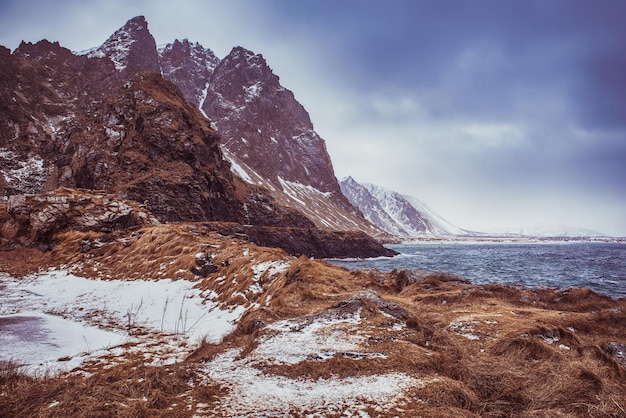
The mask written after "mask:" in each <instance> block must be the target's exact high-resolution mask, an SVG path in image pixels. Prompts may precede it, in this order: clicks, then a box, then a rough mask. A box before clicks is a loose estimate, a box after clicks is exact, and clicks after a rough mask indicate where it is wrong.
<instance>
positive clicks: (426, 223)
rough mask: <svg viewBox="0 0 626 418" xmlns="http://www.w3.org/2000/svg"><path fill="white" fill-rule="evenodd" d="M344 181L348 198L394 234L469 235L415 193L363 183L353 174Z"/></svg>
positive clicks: (373, 221) (414, 236)
mask: <svg viewBox="0 0 626 418" xmlns="http://www.w3.org/2000/svg"><path fill="white" fill-rule="evenodd" d="M340 184H341V190H342V192H343V194H344V195H345V196H346V197H347V198H348V200H350V202H351V203H352V204H353V205H354V206H356V207H358V208H359V209H360V210H361V211H362V212H363V214H364V216H365V217H366V218H367V219H368V220H369V221H370V222H372V223H374V224H375V225H377V226H378V227H380V228H381V229H383V230H385V231H387V232H389V233H390V234H393V235H396V236H398V237H401V238H417V237H423V236H449V235H465V234H468V231H465V230H463V229H460V228H458V227H456V226H454V225H452V224H451V223H449V222H447V221H446V220H445V219H443V218H442V217H441V216H439V215H437V214H436V213H434V212H433V211H432V210H430V209H429V208H428V207H427V206H426V205H425V204H424V203H422V202H420V201H419V200H418V199H416V198H414V197H412V196H404V195H401V194H399V193H397V192H394V191H392V190H389V189H386V188H384V187H380V186H376V185H373V184H368V183H363V184H360V183H358V182H357V181H356V180H354V179H353V178H352V177H346V178H345V179H343V180H342V181H341V183H340Z"/></svg>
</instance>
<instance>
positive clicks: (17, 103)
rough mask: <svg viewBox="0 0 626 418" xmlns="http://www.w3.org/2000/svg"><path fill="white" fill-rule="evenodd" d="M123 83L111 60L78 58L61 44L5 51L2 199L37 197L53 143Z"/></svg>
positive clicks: (1, 68)
mask: <svg viewBox="0 0 626 418" xmlns="http://www.w3.org/2000/svg"><path fill="white" fill-rule="evenodd" d="M121 83H122V79H121V77H120V75H119V73H118V72H117V71H116V70H115V68H114V66H113V63H112V62H111V61H110V60H109V59H101V58H93V59H89V58H87V57H85V56H76V55H74V54H72V52H71V51H69V50H68V49H66V48H63V47H61V46H60V45H59V44H58V43H56V42H55V43H51V42H48V41H46V40H43V41H40V42H37V43H36V44H32V43H26V42H22V44H21V45H20V46H19V47H18V48H17V49H16V50H15V52H14V53H13V54H10V53H8V50H6V49H4V50H3V51H2V65H0V169H1V171H2V172H1V173H0V195H12V194H19V193H37V192H39V191H40V190H41V189H42V188H43V187H44V185H45V183H46V181H47V179H48V177H49V169H50V168H51V167H50V165H49V162H48V157H49V156H50V151H51V149H53V148H54V147H55V143H57V142H58V141H63V136H64V134H65V131H66V130H67V128H68V126H69V124H70V122H71V121H72V120H73V119H74V118H75V117H77V116H78V115H79V114H81V113H83V112H85V111H88V110H89V109H91V108H93V106H95V105H96V104H97V103H99V102H100V101H101V100H102V98H103V97H104V96H105V95H107V94H109V93H110V92H111V91H113V90H114V89H116V88H118V87H119V86H120V85H121Z"/></svg>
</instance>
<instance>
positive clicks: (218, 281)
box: [0, 224, 626, 417]
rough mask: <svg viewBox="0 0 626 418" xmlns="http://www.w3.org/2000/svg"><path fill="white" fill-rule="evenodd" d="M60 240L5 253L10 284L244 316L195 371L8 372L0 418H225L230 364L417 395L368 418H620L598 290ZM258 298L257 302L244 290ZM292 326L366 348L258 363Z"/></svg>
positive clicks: (615, 363) (617, 331)
mask: <svg viewBox="0 0 626 418" xmlns="http://www.w3.org/2000/svg"><path fill="white" fill-rule="evenodd" d="M56 238H57V239H58V241H59V244H58V245H57V246H56V247H55V248H54V249H53V250H52V251H49V252H46V253H41V252H38V251H36V250H28V251H23V250H13V251H11V252H4V253H2V254H1V255H2V257H1V258H0V270H1V271H4V272H7V273H10V274H12V275H14V276H16V277H18V276H21V275H24V274H27V273H30V272H34V271H37V269H40V268H51V267H54V268H58V267H60V266H71V267H70V269H71V270H72V271H73V272H74V274H77V275H81V276H84V277H90V278H101V279H106V278H118V279H119V278H124V279H128V280H133V279H139V278H152V279H159V278H172V279H179V280H192V281H196V282H197V286H198V287H199V288H202V289H207V290H208V289H211V290H214V291H215V292H217V293H218V294H219V295H220V296H219V297H220V302H221V303H222V304H223V305H224V306H231V307H232V306H244V307H246V308H247V310H246V312H245V313H244V314H243V316H242V317H241V319H240V320H239V322H238V324H237V327H236V328H235V330H234V331H233V332H232V333H231V334H230V335H227V336H226V337H225V338H224V339H223V341H221V342H220V343H219V344H210V343H208V342H207V341H201V342H198V344H197V346H196V347H194V349H193V350H190V352H189V355H188V356H187V359H186V360H185V361H182V362H178V363H176V364H171V365H167V366H151V365H147V364H145V362H144V360H143V357H142V356H141V355H140V353H136V354H134V355H129V356H128V357H127V358H126V360H125V361H124V362H120V363H115V364H110V365H107V367H104V366H101V367H99V368H95V369H91V370H90V372H89V373H84V372H78V371H75V372H69V373H64V374H61V375H56V376H52V375H50V376H29V375H26V374H24V373H23V372H22V371H21V367H20V365H19V364H18V363H15V362H4V363H1V364H0V416H2V417H66V416H71V417H192V416H229V412H228V411H227V410H225V409H224V408H225V406H224V405H226V404H225V403H224V404H223V403H222V401H223V400H224V399H226V398H229V399H231V398H232V399H231V400H230V401H229V402H231V403H232V402H235V403H236V402H237V401H238V400H237V399H236V398H233V397H236V395H237V393H239V392H237V390H236V386H234V385H229V384H227V383H225V381H219V380H218V379H213V378H211V375H210V374H207V372H206V370H207V368H208V367H210V366H211V364H213V362H215V361H217V359H221V358H224V356H225V355H226V354H228V353H229V352H232V350H238V353H239V354H238V357H237V361H239V362H241V363H237V364H251V365H253V366H254V367H255V370H258V372H259V373H262V375H263V376H269V377H274V378H277V379H278V378H280V379H285V381H287V382H296V381H298V382H302V381H306V382H313V383H315V382H317V383H319V382H324V381H330V380H332V379H339V380H340V379H353V378H360V377H367V376H382V375H391V374H398V373H399V374H403V375H406V376H408V377H411V378H412V379H413V381H414V382H419V384H414V385H412V386H411V387H409V388H407V389H406V390H404V392H403V393H402V396H401V399H400V400H399V401H397V402H395V403H394V404H393V405H389V407H388V409H385V407H384V406H383V407H382V409H381V406H380V405H378V407H377V408H376V407H375V406H376V405H371V406H368V405H367V402H366V401H363V402H365V404H366V405H365V406H364V407H363V409H362V410H363V412H364V413H367V414H368V415H369V416H389V417H392V416H412V417H626V358H625V357H624V356H625V354H624V353H623V350H624V349H625V348H626V300H624V299H621V300H612V299H611V298H609V297H606V296H602V295H598V294H596V293H594V292H592V291H590V290H588V289H568V290H555V289H524V288H516V287H510V286H501V285H485V286H476V285H473V284H471V283H469V282H467V281H466V280H464V279H462V278H459V277H456V276H453V275H450V274H445V273H420V274H416V273H412V272H403V271H393V272H391V273H381V272H378V271H357V272H349V271H347V270H345V269H342V268H339V267H334V266H331V265H329V264H327V263H325V262H323V261H315V260H309V259H308V258H306V257H301V258H297V259H296V258H292V257H289V256H287V255H286V254H284V253H283V252H282V251H280V250H276V249H269V248H262V247H256V246H254V245H252V244H249V243H247V242H244V241H240V240H238V239H236V238H233V237H227V236H221V235H219V234H216V233H207V232H206V231H205V230H203V229H202V228H198V227H197V226H196V225H194V224H180V225H159V226H151V227H144V228H141V229H137V230H135V231H130V232H117V233H111V234H102V233H94V232H87V233H79V232H66V233H63V234H61V235H59V236H58V237H56ZM199 253H202V254H204V255H205V257H206V259H208V260H210V263H211V265H212V266H214V267H213V268H212V269H211V270H210V273H208V274H207V275H206V277H201V276H198V275H195V274H194V273H193V272H192V270H193V268H194V266H197V264H198V254H199ZM272 262H276V263H282V264H280V265H281V266H282V268H280V269H278V268H277V269H276V272H275V273H268V272H269V271H270V270H267V271H265V272H264V273H261V274H258V273H255V271H254V266H256V265H259V264H260V263H272ZM254 286H256V289H261V290H260V291H259V290H257V291H250V289H251V288H253V287H254ZM350 318H357V319H358V321H356V320H355V321H353V322H350V321H351V319H350ZM281 321H282V322H281ZM284 321H292V322H289V323H292V324H296V325H297V326H298V327H299V328H298V329H307V327H310V326H312V325H311V324H330V325H328V326H329V327H331V326H332V327H334V328H332V333H331V332H330V331H329V333H328V338H343V339H345V341H347V342H351V343H353V346H354V347H357V348H356V349H351V350H348V351H340V350H338V351H334V352H333V353H332V354H331V355H329V356H327V357H324V358H321V357H319V358H318V357H315V356H313V357H312V356H309V357H306V358H303V359H301V360H298V361H296V362H280V361H269V360H262V356H261V353H262V349H263V348H264V347H266V344H269V342H271V341H273V340H272V338H278V337H279V336H281V335H283V336H291V337H293V336H295V335H296V334H297V330H296V331H293V330H292V331H290V332H287V331H280V330H278V328H277V327H276V326H274V327H272V326H271V325H272V324H282V323H284ZM333 321H335V322H333ZM342 321H343V322H342ZM329 329H330V328H329ZM281 332H282V333H283V334H281ZM297 335H300V334H297ZM337 336H340V337H337ZM294 338H295V337H294ZM314 343H315V344H318V343H319V344H321V343H320V342H311V344H312V345H313V344H314ZM322 343H323V341H322ZM244 362H248V363H244ZM313 383H312V384H313ZM320 408H321V409H320ZM320 408H318V409H315V410H310V408H309V407H308V406H302V405H298V404H293V405H291V407H290V410H289V411H284V412H283V413H280V414H276V415H274V416H305V415H307V414H317V415H314V416H346V415H344V414H342V413H338V412H337V409H332V408H331V409H328V410H326V413H325V410H324V408H323V407H320ZM233 414H234V412H233ZM239 415H240V416H264V415H263V414H262V413H261V412H259V414H258V415H256V414H255V413H254V412H253V411H252V412H250V411H248V413H246V414H243V413H240V414H239Z"/></svg>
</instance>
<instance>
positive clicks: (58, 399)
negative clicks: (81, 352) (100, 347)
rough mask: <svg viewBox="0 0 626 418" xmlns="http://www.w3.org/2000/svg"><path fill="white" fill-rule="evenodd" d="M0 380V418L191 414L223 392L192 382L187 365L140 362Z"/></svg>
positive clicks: (215, 387)
mask: <svg viewBox="0 0 626 418" xmlns="http://www.w3.org/2000/svg"><path fill="white" fill-rule="evenodd" d="M17 376H18V377H12V378H11V379H9V380H6V379H3V380H2V381H0V391H1V392H2V393H3V394H6V396H0V416H3V417H5V416H6V417H15V418H18V417H34V416H37V417H61V416H71V417H89V418H92V417H129V418H130V417H133V418H134V417H191V416H193V414H194V411H195V409H196V405H197V404H198V403H199V402H202V403H207V402H214V401H215V400H216V399H218V398H219V396H220V395H221V394H223V390H222V389H221V388H220V387H219V386H217V385H206V384H203V385H200V384H197V383H198V382H196V384H193V385H192V382H194V379H195V374H194V369H193V366H190V365H187V364H177V365H172V366H163V367H151V366H145V365H143V364H141V362H140V361H135V362H134V363H128V364H124V365H119V366H114V367H112V368H110V369H107V370H102V371H100V372H98V373H95V374H94V375H91V376H89V377H81V376H77V375H73V376H62V377H47V378H45V377H44V378H31V377H26V376H23V375H21V374H19V373H18V375H17Z"/></svg>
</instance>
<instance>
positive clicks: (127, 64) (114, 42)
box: [87, 16, 161, 76]
mask: <svg viewBox="0 0 626 418" xmlns="http://www.w3.org/2000/svg"><path fill="white" fill-rule="evenodd" d="M87 55H88V56H89V57H90V58H91V57H99V58H104V57H108V58H110V59H111V61H113V64H115V68H116V69H117V70H118V71H120V72H122V73H124V74H125V75H126V76H132V75H133V74H135V73H136V72H137V71H152V72H160V71H161V67H160V64H159V55H158V53H157V50H156V42H155V40H154V38H153V37H152V35H151V34H150V31H149V30H148V22H146V19H145V18H144V17H143V16H137V17H134V18H132V19H131V20H129V21H128V22H126V24H125V25H124V26H122V27H121V28H120V29H118V30H117V31H115V33H113V35H111V36H110V37H109V39H107V40H106V41H105V42H104V43H103V44H102V45H101V46H100V47H99V48H97V49H94V50H92V51H90V52H89V53H88V54H87Z"/></svg>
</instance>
